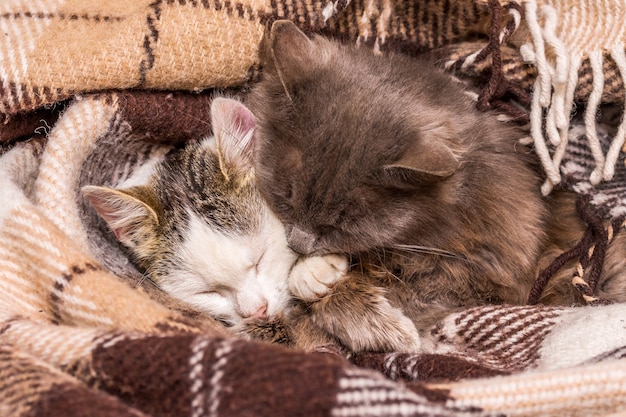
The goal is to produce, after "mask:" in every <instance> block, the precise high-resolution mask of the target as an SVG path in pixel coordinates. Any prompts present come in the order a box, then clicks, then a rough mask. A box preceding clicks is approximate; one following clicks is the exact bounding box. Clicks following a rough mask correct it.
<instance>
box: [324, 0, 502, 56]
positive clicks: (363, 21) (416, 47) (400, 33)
mask: <svg viewBox="0 0 626 417" xmlns="http://www.w3.org/2000/svg"><path fill="white" fill-rule="evenodd" d="M489 19H490V14H489V8H488V7H487V6H486V5H485V4H477V3H476V2H473V1H463V2H450V1H449V0H427V1H420V2H407V1H402V0H378V1H370V0H355V1H352V2H350V4H349V5H348V6H347V7H346V9H345V11H343V12H342V13H339V14H338V15H337V16H336V17H334V18H332V19H330V20H329V22H328V27H327V28H326V29H323V30H322V31H321V33H324V34H327V35H330V36H334V37H339V38H341V39H343V40H357V39H358V41H359V42H364V43H365V44H367V45H370V46H374V47H376V45H377V46H378V47H379V48H380V49H381V50H393V51H400V52H405V53H409V54H417V53H420V52H424V51H426V50H430V49H433V48H438V47H441V46H443V45H446V44H450V43H452V42H456V41H459V40H461V39H463V40H468V39H471V38H473V37H476V36H478V34H481V33H482V36H485V35H486V33H485V27H486V26H487V25H488V23H489Z"/></svg>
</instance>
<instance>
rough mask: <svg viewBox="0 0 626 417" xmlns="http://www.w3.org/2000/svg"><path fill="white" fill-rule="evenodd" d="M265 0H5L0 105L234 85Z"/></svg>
mask: <svg viewBox="0 0 626 417" xmlns="http://www.w3.org/2000/svg"><path fill="white" fill-rule="evenodd" d="M268 11H269V4H268V2H267V1H265V0H242V1H237V2H233V3H230V2H227V3H221V2H219V1H193V2H186V1H156V2H155V1H152V0H140V1H133V2H128V1H125V0H115V1H106V2H102V1H99V0H92V1H85V0H80V1H72V0H68V1H61V0H58V1H39V2H32V1H28V0H8V1H3V2H2V4H0V21H1V22H2V27H3V28H4V33H5V35H4V36H3V37H2V39H1V40H0V57H1V58H0V62H1V63H0V68H1V69H0V83H1V85H2V89H1V96H2V98H1V100H0V112H1V113H8V114H10V113H15V112H17V111H19V110H30V109H34V108H37V107H39V106H41V105H42V104H47V103H52V102H55V101H59V100H61V99H65V98H67V97H70V96H72V95H73V94H76V93H80V92H85V91H101V90H108V89H125V88H157V89H187V90H196V89H203V88H209V87H224V86H231V85H237V84H243V83H244V82H245V81H247V80H248V79H249V78H250V74H251V71H253V70H254V68H255V66H256V65H257V64H258V58H257V55H256V54H257V45H258V43H259V41H260V39H261V37H262V35H263V29H264V25H263V20H264V19H266V18H265V17H264V16H266V15H267V14H268Z"/></svg>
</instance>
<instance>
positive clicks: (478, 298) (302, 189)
mask: <svg viewBox="0 0 626 417" xmlns="http://www.w3.org/2000/svg"><path fill="white" fill-rule="evenodd" d="M262 50H263V52H262V64H263V67H264V73H263V79H262V80H261V81H260V83H259V84H258V85H257V86H255V87H254V88H253V90H252V92H251V94H250V96H249V98H248V102H247V104H248V106H249V108H250V109H251V110H252V112H253V113H254V114H255V117H256V118H257V131H256V133H255V135H257V136H258V138H257V141H256V142H257V146H256V150H255V152H256V154H255V164H256V173H257V178H258V182H259V188H260V190H261V193H262V194H263V195H264V196H265V197H266V198H267V199H268V201H269V202H270V204H271V206H272V208H273V209H274V211H275V212H276V213H277V215H278V216H279V218H280V219H281V220H282V221H283V222H284V223H285V224H286V229H287V233H288V238H287V239H288V243H289V245H290V247H292V248H293V249H294V250H295V251H297V252H298V253H300V254H302V255H308V256H310V255H323V254H330V253H334V254H341V255H343V256H353V257H354V258H356V259H358V260H359V261H360V262H359V263H358V265H357V266H356V268H355V270H354V271H353V272H351V273H350V274H349V275H348V277H347V279H345V280H342V281H341V282H339V283H338V284H337V285H336V287H335V288H334V289H333V291H332V292H331V293H330V294H329V295H328V296H327V297H324V298H322V299H320V300H319V301H317V302H315V303H313V304H312V305H311V310H310V314H311V315H312V317H313V320H314V322H315V323H316V324H317V325H319V326H320V327H321V328H323V329H325V330H326V331H328V332H329V333H330V334H333V335H335V336H337V337H338V338H339V340H340V341H341V342H342V343H343V344H345V345H346V346H348V347H350V348H351V349H353V350H411V348H412V347H415V346H419V342H418V343H413V344H409V345H407V344H404V345H403V340H407V338H408V339H415V338H416V337H417V338H419V336H416V331H415V327H414V328H411V326H409V325H407V323H406V321H405V320H404V319H403V318H406V317H408V318H410V319H411V321H412V323H414V324H415V326H416V328H417V329H418V330H427V329H428V328H429V326H430V325H431V324H433V323H434V322H435V321H436V320H437V318H438V317H441V316H442V315H444V314H448V313H449V312H450V311H451V309H455V308H460V307H465V306H473V305H481V304H494V303H495V304H501V303H509V304H524V303H525V302H526V300H527V297H528V294H529V291H530V289H531V287H532V284H533V282H534V277H535V275H536V270H535V269H536V267H537V265H538V264H541V262H540V260H541V259H542V253H543V252H544V250H545V248H547V247H549V248H551V250H554V246H555V245H554V242H550V241H549V238H548V236H547V234H546V230H549V229H551V227H547V226H546V225H547V224H548V223H550V222H551V221H550V220H549V212H548V208H547V205H546V201H545V200H543V199H542V197H541V195H540V193H539V186H540V182H541V181H540V175H539V172H538V170H536V169H535V168H534V166H535V165H534V164H535V161H534V155H532V153H531V152H530V151H528V150H524V147H522V146H521V145H520V144H519V139H520V138H521V137H523V135H524V134H523V133H522V132H521V131H519V130H517V129H515V128H513V127H510V126H506V125H504V124H502V123H501V122H499V121H498V120H497V119H496V116H495V115H494V114H489V113H481V112H478V111H477V110H476V109H475V107H474V103H473V102H472V101H471V99H470V98H469V97H467V96H466V94H464V92H463V91H462V89H461V88H460V86H459V85H457V83H455V82H454V81H452V80H451V79H450V77H449V76H447V75H445V74H444V73H442V72H440V71H439V70H438V69H436V68H435V67H434V66H433V65H431V64H430V63H428V62H422V61H421V60H419V59H416V58H410V57H406V56H402V55H394V54H386V55H384V56H377V55H374V54H372V53H371V51H369V50H365V49H363V48H361V49H359V48H355V47H353V46H351V45H343V44H340V43H338V42H334V41H331V40H328V39H324V38H322V37H319V36H318V37H315V38H313V39H309V38H308V37H307V36H306V35H305V34H304V33H302V32H301V31H300V30H298V29H297V27H296V26H295V25H294V24H293V23H291V22H288V21H278V22H275V23H274V24H273V26H272V28H271V31H270V33H269V36H267V37H266V41H265V45H264V47H263V48H262ZM557 198H558V197H557ZM555 206H558V204H555ZM575 217H576V216H575V214H574V216H573V217H572V216H570V217H568V218H567V219H566V220H567V222H570V220H573V222H574V223H576V221H577V219H576V218H575ZM563 220H564V219H561V218H557V219H556V220H555V221H556V222H563ZM570 223H571V222H570ZM564 228H567V227H561V229H564ZM570 229H571V230H574V229H576V227H573V228H570ZM556 246H558V245H556ZM622 254H623V252H622ZM623 258H624V257H623V256H622V259H623ZM623 264H624V263H623V262H622V267H623V266H624V265H623ZM623 272H624V270H622V273H623ZM566 276H567V274H565V275H564V277H566ZM570 279H571V274H570V275H569V279H567V278H566V279H564V280H561V281H559V282H558V283H556V284H555V285H557V286H560V287H559V288H552V289H551V290H549V291H548V292H547V293H546V294H547V295H546V296H550V297H552V299H551V302H555V303H565V304H573V303H577V302H581V301H582V300H581V299H580V296H579V295H577V294H576V293H577V292H576V290H575V289H574V287H573V286H572V285H571V283H570V282H569V280H570ZM551 285H552V284H551ZM613 295H615V296H616V298H620V297H621V298H625V297H626V293H625V292H624V291H623V289H622V293H621V294H613ZM399 311H400V312H399ZM403 347H404V348H405V349H403ZM406 348H408V349H406Z"/></svg>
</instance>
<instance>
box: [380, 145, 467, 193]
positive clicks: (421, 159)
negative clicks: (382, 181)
mask: <svg viewBox="0 0 626 417" xmlns="http://www.w3.org/2000/svg"><path fill="white" fill-rule="evenodd" d="M459 165H460V162H459V160H458V158H457V157H456V156H455V155H454V153H453V152H452V150H451V149H450V148H449V147H448V146H446V145H445V144H444V143H442V142H440V141H437V140H433V141H428V142H425V141H413V142H412V143H411V145H410V146H409V148H408V149H407V150H406V151H405V152H404V155H403V156H402V157H401V158H400V159H399V160H397V161H396V162H395V163H393V164H390V165H386V166H385V167H384V171H385V177H386V178H387V180H388V181H387V182H391V183H392V184H389V185H393V184H396V185H398V186H399V187H401V188H406V187H409V188H410V187H411V186H414V185H419V184H424V183H430V182H435V181H439V180H442V179H444V178H447V177H449V176H451V175H452V174H454V173H455V172H456V171H457V169H458V168H459Z"/></svg>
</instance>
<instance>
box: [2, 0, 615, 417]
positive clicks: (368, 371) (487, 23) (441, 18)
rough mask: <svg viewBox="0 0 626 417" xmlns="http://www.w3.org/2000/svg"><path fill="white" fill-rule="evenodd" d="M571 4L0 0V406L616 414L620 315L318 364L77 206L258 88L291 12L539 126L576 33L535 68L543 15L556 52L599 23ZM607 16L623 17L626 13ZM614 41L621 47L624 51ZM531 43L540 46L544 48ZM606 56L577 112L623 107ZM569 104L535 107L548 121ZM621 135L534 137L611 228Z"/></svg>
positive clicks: (161, 411)
mask: <svg viewBox="0 0 626 417" xmlns="http://www.w3.org/2000/svg"><path fill="white" fill-rule="evenodd" d="M101 3H102V4H101ZM570 3H572V2H568V1H566V0H563V1H560V2H558V1H554V2H547V1H546V2H535V1H527V2H520V3H517V2H513V1H502V2H501V3H500V2H498V1H479V0H477V1H474V0H459V1H456V2H450V1H447V0H429V1H425V0H424V1H417V0H416V1H413V2H404V1H393V0H380V1H352V2H350V3H348V2H344V1H341V0H337V1H334V2H333V1H329V2H325V1H312V0H305V1H293V0H274V1H271V2H262V1H258V0H247V1H241V2H231V1H220V0H215V1H204V0H202V1H200V0H197V1H195V0H177V1H174V0H163V1H153V0H150V1H147V0H144V1H136V2H133V3H128V2H126V1H121V0H119V1H110V2H98V1H89V0H87V1H85V0H83V1H72V0H65V1H61V0H39V1H28V2H26V1H21V0H5V1H4V2H2V4H0V24H1V25H2V29H3V30H2V32H0V34H4V35H3V36H2V37H0V56H1V57H2V58H1V59H0V87H1V88H0V112H1V116H0V117H1V118H2V120H3V122H4V123H3V125H2V127H1V128H0V141H1V143H2V152H1V156H0V199H1V200H2V204H0V252H1V256H0V381H1V382H0V414H1V415H7V416H38V415H42V416H43V415H45V416H67V415H76V416H80V415H102V416H105V415H111V416H113V415H115V416H126V415H128V416H170V415H171V416H174V415H176V416H178V415H182V414H185V415H193V416H204V415H211V416H218V415H233V416H242V415H273V416H283V415H284V416H292V415H320V416H322V415H333V416H367V415H369V416H378V415H385V416H396V415H397V416H491V415H493V416H496V415H498V416H503V415H528V416H535V415H536V416H550V415H554V416H563V415H571V416H578V415H580V416H593V415H608V414H612V415H618V414H619V412H622V410H624V409H626V395H625V394H626V358H625V357H624V356H625V355H626V329H625V326H624V317H625V316H626V314H625V313H626V306H625V305H622V304H614V305H603V306H593V307H592V306H588V307H577V308H572V307H546V306H540V305H526V306H483V307H476V308H472V309H468V310H466V311H461V312H457V313H454V314H451V315H450V316H448V317H446V318H445V319H444V320H442V321H441V322H440V323H438V324H437V325H436V326H434V327H433V328H432V330H431V334H430V337H431V338H432V342H433V345H434V351H433V352H431V353H428V354H407V353H403V352H392V353H376V352H364V353H358V354H348V355H345V354H344V353H343V352H340V351H338V350H336V349H334V348H333V347H320V348H319V349H316V350H315V351H307V352H304V351H299V350H295V349H288V348H285V347H282V346H279V345H272V344H267V343H261V342H254V341H247V340H242V339H240V338H237V337H234V336H232V335H230V334H229V333H228V332H227V331H226V330H225V329H224V328H222V327H221V326H220V325H219V324H218V323H217V322H215V321H213V320H212V319H210V318H209V317H205V316H203V315H202V314H200V313H198V312H195V311H193V310H190V309H189V308H188V307H186V306H185V305H182V304H180V303H177V302H176V301H174V300H171V299H169V298H168V297H167V296H166V295H165V294H162V293H161V292H159V291H158V290H155V289H153V288H151V287H150V286H147V285H142V284H143V281H142V277H141V275H140V274H139V273H138V272H137V271H136V270H134V269H133V267H132V265H130V264H128V263H127V262H126V261H125V258H124V257H123V254H122V253H121V252H119V248H117V247H115V245H113V243H112V242H110V241H108V240H106V239H105V238H103V237H102V236H103V233H102V230H100V229H99V228H98V225H97V224H95V223H92V222H90V221H89V217H88V216H87V215H86V211H85V207H84V203H83V202H82V199H81V198H80V196H79V194H78V190H79V188H80V186H81V185H82V184H85V183H87V182H90V183H99V184H108V185H114V184H116V183H118V182H120V181H123V179H124V178H127V177H128V176H130V175H131V174H132V172H134V170H136V169H140V168H141V165H142V162H143V161H145V160H146V159H147V158H148V157H149V156H150V155H154V154H155V153H159V152H164V151H167V149H169V148H170V147H172V146H176V145H178V144H180V143H183V142H184V141H186V140H190V139H193V138H197V137H199V136H202V135H205V134H207V133H209V132H210V130H211V127H210V125H209V124H208V120H210V118H209V117H208V112H209V108H210V103H211V100H212V97H213V96H214V95H215V94H217V93H220V92H224V91H226V92H227V93H228V94H245V91H246V89H247V88H248V87H250V86H251V85H252V84H253V83H254V81H255V79H256V78H257V77H258V74H259V71H260V68H259V66H258V57H257V55H256V52H257V48H258V42H259V41H260V39H261V37H262V34H263V30H264V26H265V24H267V23H268V22H270V21H272V20H274V19H276V18H289V19H292V20H294V21H296V22H297V23H298V24H299V25H300V26H301V27H302V28H303V29H306V30H308V31H311V32H318V33H322V34H325V35H327V36H334V37H337V38H339V39H342V40H345V41H347V42H355V43H359V44H360V45H362V46H364V47H372V48H375V49H377V50H380V51H384V50H387V49H393V50H397V51H400V52H402V53H407V54H418V53H429V54H432V55H433V56H435V57H437V59H439V60H440V62H442V64H444V65H446V66H447V68H449V69H450V70H451V71H454V72H455V74H456V75H457V76H458V77H461V78H464V79H466V80H468V81H469V82H472V83H474V84H475V86H476V87H477V88H478V91H479V94H478V96H477V100H478V105H479V106H485V107H494V108H498V109H500V110H501V111H503V112H506V113H508V115H509V117H510V118H511V119H514V120H517V121H522V122H528V123H529V133H533V132H531V131H532V129H533V126H535V127H536V123H537V120H533V116H532V114H531V113H532V108H533V103H534V102H533V100H534V97H535V95H533V94H532V93H533V91H535V90H531V87H532V86H534V85H535V83H536V82H537V80H540V81H542V82H544V81H546V79H545V74H544V73H541V72H540V71H539V69H540V67H541V66H543V67H541V68H542V69H541V70H542V71H543V70H544V69H546V68H551V65H552V66H554V68H556V66H557V65H556V62H557V58H558V57H560V56H569V55H567V53H566V52H567V51H568V48H567V45H566V43H564V42H563V43H562V45H561V44H559V45H560V46H562V48H561V49H560V50H559V51H560V52H563V51H565V52H563V54H562V55H558V54H554V55H551V54H550V53H547V54H546V53H544V55H543V56H544V58H546V59H545V60H544V61H541V54H539V53H538V52H537V48H538V45H540V42H539V37H537V36H539V35H537V36H535V38H533V36H532V33H533V32H532V31H531V30H530V29H528V28H527V26H528V22H532V18H533V16H539V19H538V20H537V22H536V23H538V24H539V25H540V29H541V25H543V32H542V31H541V30H540V31H539V33H540V34H543V35H542V38H541V39H543V40H544V41H546V39H547V40H550V42H548V41H546V42H544V46H545V45H553V46H554V45H557V44H558V42H555V41H554V39H553V38H550V34H554V38H555V39H559V38H564V36H563V34H566V33H568V31H567V30H566V29H568V27H567V26H566V25H565V23H562V22H570V21H571V20H567V19H565V17H568V18H571V16H569V15H568V16H565V17H563V16H564V14H567V13H568V12H571V13H574V12H578V11H580V10H582V9H584V8H585V7H586V9H585V10H586V12H585V13H588V14H589V15H587V16H586V17H587V18H588V23H586V24H588V25H590V28H594V29H595V30H596V31H599V30H601V29H602V27H601V26H599V25H597V24H595V23H597V22H598V19H601V18H605V17H604V15H603V14H600V15H594V14H593V13H592V12H593V10H594V4H595V3H594V2H591V1H590V2H585V1H580V2H577V3H578V4H579V5H580V8H576V7H574V6H575V5H576V4H574V5H573V6H572V4H570ZM604 3H607V2H604ZM607 4H608V6H607ZM607 4H605V6H607V7H612V8H613V9H614V11H615V12H616V13H617V12H621V13H622V14H621V15H620V14H617V15H616V16H618V17H619V16H623V13H624V10H625V9H626V5H625V4H624V3H623V2H621V1H614V2H608V3H607ZM537 5H539V6H542V7H540V8H539V9H536V8H535V9H533V6H537ZM564 5H569V6H572V7H569V8H568V7H564ZM583 6H584V7H583ZM533 10H535V11H534V12H533ZM538 10H539V11H538ZM552 12H554V13H553V14H551V13H552ZM533 13H534V14H533ZM542 13H543V14H542ZM551 16H556V17H555V18H554V19H553V20H550V18H551ZM559 16H561V17H563V19H558V17H559ZM579 17H580V16H579ZM594 19H595V20H594ZM583 21H584V20H583ZM550 22H556V23H562V25H561V26H559V25H556V26H552V27H551V26H550V24H551V23H550ZM592 22H595V23H592ZM556 23H555V24H556ZM564 25H565V26H564ZM530 26H531V27H532V24H531V25H530ZM555 27H556V29H555ZM551 28H552V30H550V29H551ZM592 32H593V30H591V29H590V30H589V31H587V32H586V33H587V34H590V33H592ZM535 35H536V34H535ZM594 36H596V37H597V39H604V40H606V39H608V37H606V36H605V37H602V36H603V35H602V34H601V33H599V34H594ZM620 36H623V35H622V34H621V33H617V32H613V33H611V34H610V39H608V40H610V41H611V42H613V43H616V42H622V43H621V45H622V46H623V39H621V38H620ZM525 37H526V38H525ZM524 39H531V40H533V39H534V40H535V42H534V43H533V42H531V44H532V45H534V46H533V47H534V48H535V50H534V51H535V54H534V57H533V56H530V55H532V54H530V52H529V49H528V48H529V45H531V44H529V43H528V41H525V40H524ZM594 39H596V38H594ZM582 44H583V42H579V43H578V45H582ZM596 44H598V45H600V44H601V42H600V41H598V42H596ZM523 45H527V46H526V48H522V46H523ZM607 45H608V44H607ZM622 49H623V48H622ZM545 50H546V48H544V52H545ZM555 50H556V49H555ZM569 50H572V49H571V48H570V49H569ZM604 51H605V52H607V53H606V54H605V57H604V59H603V60H602V62H601V63H602V65H601V67H600V68H601V70H600V71H601V72H602V74H603V75H604V77H603V82H602V83H599V82H598V77H595V82H594V78H592V77H589V71H591V73H594V72H593V71H594V69H593V68H595V71H596V72H595V73H594V74H597V71H598V68H597V65H596V64H597V58H598V57H597V56H596V57H595V58H594V59H595V61H594V60H593V59H587V55H585V54H583V55H581V60H580V61H581V62H580V65H579V66H578V67H577V68H576V69H577V72H578V74H580V77H579V78H578V79H577V80H575V82H574V84H575V86H576V88H575V89H574V95H573V98H572V100H573V101H574V102H575V103H579V105H583V104H584V105H586V106H589V107H591V108H593V105H590V104H589V101H590V100H592V101H593V100H596V98H593V97H592V96H594V94H595V95H596V96H597V95H598V94H597V93H598V91H600V96H599V97H600V98H599V101H598V106H600V105H606V104H608V103H617V104H621V103H622V102H623V100H624V87H623V81H622V78H621V75H620V74H622V73H623V72H622V71H621V68H622V67H621V66H620V65H621V64H620V54H619V52H617V50H616V48H614V47H613V48H612V49H606V50H604ZM587 52H593V51H592V50H589V51H587ZM523 55H524V56H525V57H526V58H524V56H523ZM529 56H530V58H533V59H534V60H535V61H532V60H530V61H529V59H530V58H529ZM537 57H540V58H539V61H541V63H537V62H538V61H537V59H538V58H537ZM529 62H530V64H529ZM533 62H535V63H533ZM561 64H562V62H561ZM563 65H564V64H563ZM586 65H587V67H586ZM559 68H560V67H559ZM585 68H590V69H589V70H588V71H587V72H585ZM548 73H550V71H548ZM542 76H544V78H542ZM560 81H561V80H560V79H558V77H555V78H554V79H553V80H548V81H547V82H548V84H549V85H555V86H557V87H559V86H560V84H559V83H560ZM224 89H226V90H224ZM554 91H556V90H554ZM594 92H595V93H594ZM590 97H592V98H590ZM559 103H561V104H562V102H559V101H558V100H547V101H546V102H542V103H539V104H534V105H539V106H540V108H541V109H543V111H542V114H545V116H546V117H548V116H547V114H548V113H549V112H550V109H551V108H552V106H553V105H556V106H557V107H558V106H560V105H561V104H559ZM591 104H593V103H591ZM520 109H521V110H520ZM554 120H555V121H556V120H557V118H554ZM540 122H542V123H544V122H545V119H544V120H540ZM621 123H622V121H621V119H620V118H619V117H618V120H617V121H615V122H614V123H613V124H614V127H615V129H614V130H616V131H617V133H614V130H610V129H609V130H607V132H609V133H606V134H604V130H603V129H602V128H601V126H600V125H596V124H595V123H591V122H590V121H588V120H584V118H583V120H581V121H580V122H571V123H570V124H569V125H568V128H567V129H566V130H567V133H568V134H567V135H566V136H561V134H560V133H559V136H560V137H564V138H567V139H568V141H567V142H566V145H567V146H564V145H561V146H562V147H561V148H559V147H558V146H559V145H558V144H551V139H550V137H549V135H548V134H547V133H546V134H545V138H544V133H543V132H539V133H541V135H539V136H537V135H538V134H539V133H538V132H534V133H535V136H534V137H533V140H534V141H535V143H536V144H541V143H543V144H545V145H546V149H547V150H548V157H549V159H550V163H551V164H552V165H553V166H557V167H561V165H562V167H563V169H562V170H559V172H558V174H559V176H562V182H561V186H565V187H572V189H573V190H574V191H576V192H579V193H581V194H585V195H591V196H592V197H594V198H592V199H591V203H590V204H591V206H590V207H592V208H597V210H598V212H602V214H603V215H606V216H607V217H604V220H606V221H607V222H610V221H611V220H612V219H613V216H614V215H612V214H611V213H612V211H611V210H604V208H606V207H604V206H602V205H603V204H604V205H606V204H611V205H614V206H615V207H618V206H619V204H618V202H621V199H620V198H619V189H620V185H621V183H622V182H623V178H624V177H623V175H622V174H623V173H622V171H623V170H622V171H620V170H619V169H618V170H616V173H615V177H614V178H613V179H612V180H611V181H608V180H605V181H604V182H602V183H601V184H602V186H601V187H598V188H594V187H595V185H596V184H594V182H595V181H592V178H591V176H592V172H593V171H594V170H595V169H596V168H597V167H598V158H596V156H598V155H594V152H593V145H591V144H590V143H591V142H589V136H590V133H589V132H590V131H591V135H593V134H595V136H596V138H597V140H598V143H599V144H601V145H602V146H601V150H602V152H601V153H602V155H608V152H609V150H610V148H611V145H612V143H618V142H615V140H616V139H619V135H620V133H619V126H620V124H621ZM545 125H546V126H547V125H548V124H547V123H545ZM559 129H563V127H562V126H561V127H558V128H557V132H558V131H559ZM594 129H595V130H594ZM542 141H543V142H542ZM561 143H563V142H561ZM581 148H584V149H585V152H579V151H578V150H579V149H581ZM559 149H562V151H561V152H562V153H561V154H560V155H559V154H558V152H559ZM618 150H619V147H618ZM585 155H587V157H585ZM618 155H619V156H618V158H619V161H620V163H621V161H622V160H623V153H618ZM606 159H608V157H607V158H606ZM616 160H617V159H616ZM608 165H610V164H606V163H605V164H604V166H608ZM604 166H603V167H604ZM581 184H584V186H581ZM557 185H558V183H557V181H556V179H554V181H552V183H551V186H557ZM616 190H617V191H616ZM615 193H618V194H615ZM604 194H610V195H611V196H614V195H617V196H618V197H616V198H612V199H604V198H601V197H602V195H604ZM607 201H609V203H607ZM609 208H614V207H609ZM613 211H615V210H613ZM617 212H619V210H617ZM607 213H608V214H607ZM615 216H617V214H615Z"/></svg>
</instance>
